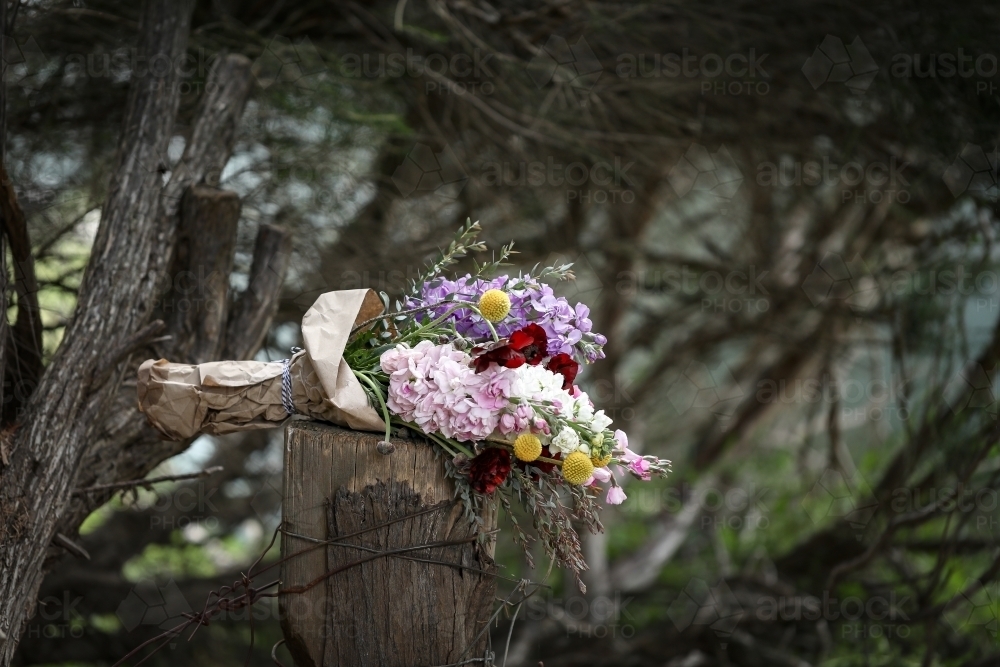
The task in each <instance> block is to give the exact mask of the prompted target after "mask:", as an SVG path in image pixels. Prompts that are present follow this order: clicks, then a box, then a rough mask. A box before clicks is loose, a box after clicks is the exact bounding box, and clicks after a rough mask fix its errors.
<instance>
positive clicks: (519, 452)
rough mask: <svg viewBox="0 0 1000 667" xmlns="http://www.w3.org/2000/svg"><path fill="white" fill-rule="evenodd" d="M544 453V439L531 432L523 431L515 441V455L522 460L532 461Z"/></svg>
mask: <svg viewBox="0 0 1000 667" xmlns="http://www.w3.org/2000/svg"><path fill="white" fill-rule="evenodd" d="M541 455H542V441H541V440H539V439H538V436H535V435H533V434H531V433H522V434H521V435H519V436H517V440H515V441H514V456H516V457H517V458H518V459H519V460H521V461H526V462H531V461H534V460H535V459H537V458H538V457H539V456H541Z"/></svg>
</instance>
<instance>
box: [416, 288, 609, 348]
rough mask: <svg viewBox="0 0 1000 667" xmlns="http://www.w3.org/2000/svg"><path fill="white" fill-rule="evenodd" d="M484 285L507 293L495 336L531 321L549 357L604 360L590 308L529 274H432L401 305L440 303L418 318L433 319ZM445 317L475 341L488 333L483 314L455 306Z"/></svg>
mask: <svg viewBox="0 0 1000 667" xmlns="http://www.w3.org/2000/svg"><path fill="white" fill-rule="evenodd" d="M489 289H500V290H503V291H504V292H506V293H507V294H508V295H509V296H510V303H511V308H510V314H509V315H508V316H507V317H506V318H505V319H503V320H501V321H500V322H498V323H497V324H496V325H495V328H496V331H497V333H498V334H499V335H500V336H509V335H510V334H512V333H513V332H515V331H517V330H518V329H522V328H523V327H524V326H525V325H526V324H529V323H535V324H537V325H539V326H540V327H542V329H544V330H545V333H546V334H547V335H548V340H549V342H548V350H547V352H548V354H549V355H554V354H559V353H560V352H563V353H566V354H570V355H573V356H574V357H575V358H576V359H577V360H578V361H582V362H585V363H592V362H594V361H597V360H598V359H603V358H604V351H603V350H602V347H603V346H604V344H605V343H607V338H605V337H604V336H602V335H601V334H599V333H594V332H593V331H592V327H593V324H592V323H591V321H590V308H588V307H587V306H586V304H583V303H578V304H576V306H575V307H574V306H571V305H570V304H569V301H567V300H566V299H565V298H563V297H561V296H556V295H555V294H554V293H553V292H552V288H551V287H549V286H548V285H546V284H545V283H542V282H539V281H538V280H535V279H534V278H532V277H531V276H522V277H520V278H512V277H509V276H498V277H496V278H494V279H492V280H484V279H482V278H474V277H472V276H471V275H465V276H462V277H461V278H458V279H457V280H448V279H446V278H435V279H434V280H430V281H428V282H426V283H424V284H423V287H422V288H421V290H420V296H419V297H415V298H411V299H409V300H408V301H407V304H406V307H407V308H416V307H419V306H425V305H434V304H440V305H438V306H436V307H435V308H433V309H431V310H429V311H428V312H427V314H426V315H421V316H418V319H421V320H426V319H434V318H436V317H440V316H441V315H444V314H445V313H446V312H448V310H449V309H451V308H452V307H453V306H452V304H451V301H453V300H455V299H457V300H459V301H469V302H478V301H479V297H480V296H481V295H482V294H483V292H485V291H486V290H489ZM448 320H449V321H451V322H452V323H454V325H455V331H457V332H458V333H459V334H460V335H462V336H466V337H468V338H473V339H477V340H482V339H486V338H488V337H489V336H490V329H489V326H488V325H487V324H486V322H484V321H483V318H481V317H480V316H479V315H477V314H476V313H475V312H474V311H472V310H470V309H468V308H462V309H459V310H456V311H455V312H454V313H452V314H451V315H450V316H449V318H448Z"/></svg>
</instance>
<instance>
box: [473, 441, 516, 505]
mask: <svg viewBox="0 0 1000 667" xmlns="http://www.w3.org/2000/svg"><path fill="white" fill-rule="evenodd" d="M509 474H510V452H508V451H507V450H506V449H500V448H499V447H488V448H487V449H486V450H484V451H483V452H482V453H481V454H479V455H478V456H476V457H475V458H474V459H472V461H470V462H469V484H470V485H471V486H472V488H473V489H475V490H476V491H478V492H479V493H485V494H486V495H489V494H491V493H493V492H494V491H496V489H497V487H498V486H500V485H501V484H503V482H504V480H505V479H507V475H509Z"/></svg>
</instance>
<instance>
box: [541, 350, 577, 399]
mask: <svg viewBox="0 0 1000 667" xmlns="http://www.w3.org/2000/svg"><path fill="white" fill-rule="evenodd" d="M545 367H546V368H547V369H549V370H550V371H552V372H553V373H559V375H562V376H563V386H562V388H563V389H565V390H566V391H571V390H572V389H573V380H575V379H576V374H577V373H579V372H580V364H578V363H576V362H575V361H573V357H571V356H569V355H568V354H566V353H565V352H560V353H559V354H557V355H555V356H554V357H552V358H551V359H549V363H548V364H546V366H545Z"/></svg>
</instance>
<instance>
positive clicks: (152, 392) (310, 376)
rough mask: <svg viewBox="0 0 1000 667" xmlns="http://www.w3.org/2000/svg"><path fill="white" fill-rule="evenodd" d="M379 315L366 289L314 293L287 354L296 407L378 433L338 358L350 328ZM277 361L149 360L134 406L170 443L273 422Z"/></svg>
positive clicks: (278, 409)
mask: <svg viewBox="0 0 1000 667" xmlns="http://www.w3.org/2000/svg"><path fill="white" fill-rule="evenodd" d="M381 312H382V302H381V300H380V299H379V297H378V295H377V294H375V292H373V291H372V290H368V289H357V290H343V291H338V292H327V293H326V294H323V295H321V296H320V297H319V298H318V299H317V300H316V303H314V304H313V306H312V308H310V309H309V311H308V312H307V313H306V314H305V317H303V318H302V339H303V341H304V342H303V345H304V346H305V349H304V350H302V351H301V352H297V353H295V354H294V355H293V356H292V361H291V367H290V372H291V379H292V401H293V403H294V404H295V410H296V412H298V413H300V414H303V415H306V416H308V417H312V418H313V419H321V420H323V421H328V422H333V423H334V424H339V425H341V426H346V427H348V428H352V429H357V430H362V431H384V430H385V422H383V421H382V418H381V417H380V416H379V414H378V412H376V411H375V409H374V408H372V406H371V405H370V404H369V403H368V396H367V394H366V393H365V391H364V389H362V386H361V383H360V382H359V381H358V379H357V378H356V377H355V376H354V373H353V372H351V369H350V367H349V366H348V365H347V362H346V361H344V359H343V353H344V348H345V347H346V345H347V341H348V339H349V338H350V336H351V329H352V328H353V327H354V326H356V325H357V324H360V323H361V322H364V321H366V320H369V319H371V318H373V317H377V316H378V315H379V314H381ZM282 369H283V364H282V362H281V361H272V362H264V361H212V362H209V363H204V364H198V365H192V364H174V363H171V362H169V361H167V360H166V359H160V360H153V359H148V360H146V361H144V362H143V363H142V365H141V366H139V381H138V385H137V388H138V394H139V411H140V412H142V413H143V414H145V415H146V419H148V420H149V423H150V424H151V425H152V426H153V427H154V428H156V429H157V430H158V431H160V433H162V434H163V435H164V436H165V437H167V438H169V439H171V440H184V439H186V438H190V437H192V436H195V435H198V434H199V433H211V434H214V435H221V434H224V433H232V432H234V431H246V430H250V429H258V428H272V427H274V426H278V425H279V424H280V423H281V422H283V421H284V420H285V419H287V418H288V413H287V412H286V411H285V407H284V404H283V403H282V401H281V375H282Z"/></svg>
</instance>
